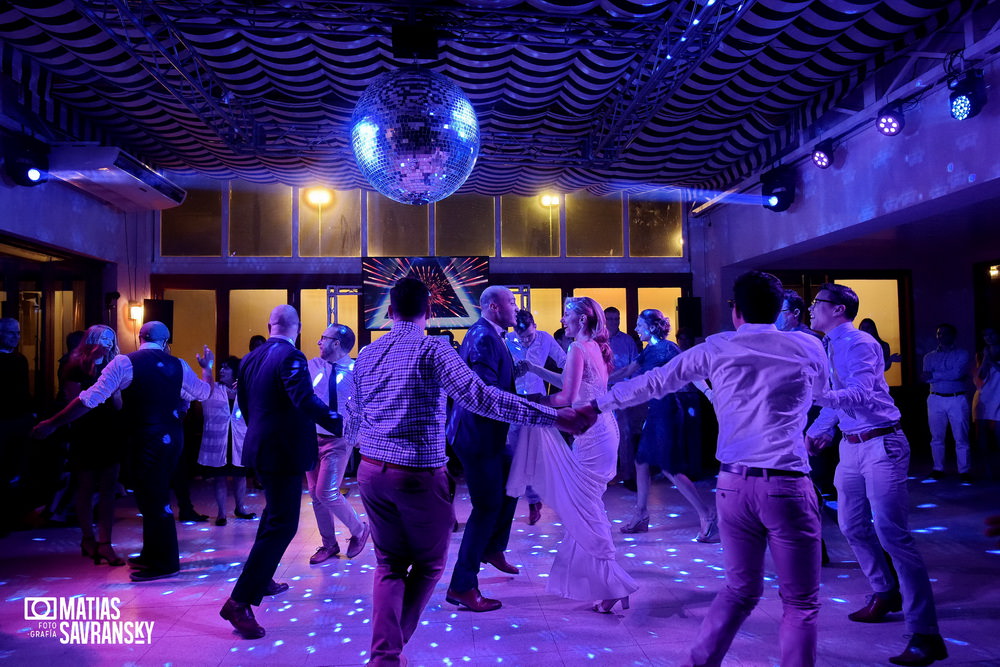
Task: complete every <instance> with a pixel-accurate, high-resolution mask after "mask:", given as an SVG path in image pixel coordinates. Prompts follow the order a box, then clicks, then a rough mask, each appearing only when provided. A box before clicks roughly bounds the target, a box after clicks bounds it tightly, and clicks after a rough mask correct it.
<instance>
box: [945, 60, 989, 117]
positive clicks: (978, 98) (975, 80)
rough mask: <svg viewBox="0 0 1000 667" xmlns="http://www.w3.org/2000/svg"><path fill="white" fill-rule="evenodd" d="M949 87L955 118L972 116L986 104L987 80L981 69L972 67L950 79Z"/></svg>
mask: <svg viewBox="0 0 1000 667" xmlns="http://www.w3.org/2000/svg"><path fill="white" fill-rule="evenodd" d="M948 88H950V89H951V95H950V96H949V106H950V109H951V117H952V118H954V119H955V120H967V119H969V118H972V117H973V116H975V115H976V114H978V113H979V112H980V111H982V110H983V107H984V106H986V82H985V81H983V70H981V69H970V70H967V71H965V72H963V73H962V74H959V75H958V76H954V77H952V78H950V79H948Z"/></svg>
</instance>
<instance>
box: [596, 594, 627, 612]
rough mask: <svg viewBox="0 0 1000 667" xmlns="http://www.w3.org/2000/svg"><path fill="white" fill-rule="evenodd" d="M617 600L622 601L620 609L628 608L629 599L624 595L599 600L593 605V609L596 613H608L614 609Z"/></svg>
mask: <svg viewBox="0 0 1000 667" xmlns="http://www.w3.org/2000/svg"><path fill="white" fill-rule="evenodd" d="M619 602H621V603H622V611H625V610H626V609H628V605H629V601H628V596H627V595H626V596H625V597H623V598H609V599H607V600H601V601H600V602H598V603H597V604H595V605H594V611H596V612H597V613H598V614H610V613H611V612H612V611H614V608H615V605H616V604H618V603H619Z"/></svg>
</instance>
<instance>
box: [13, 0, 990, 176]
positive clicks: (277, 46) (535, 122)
mask: <svg viewBox="0 0 1000 667" xmlns="http://www.w3.org/2000/svg"><path fill="white" fill-rule="evenodd" d="M976 4H977V3H975V2H974V1H973V0H957V1H954V2H951V3H948V4H946V5H945V4H944V3H942V2H936V1H933V0H891V1H889V2H875V1H868V2H860V1H859V2H850V3H847V2H843V1H838V0H809V1H805V0H803V1H801V2H792V1H789V0H757V1H756V2H755V1H753V0H746V1H741V0H716V1H715V2H709V1H708V0H667V1H655V0H647V1H636V2H627V1H625V0H592V1H582V0H526V1H522V0H456V1H453V2H420V1H415V2H408V3H407V2H388V1H386V2H370V3H361V2H319V0H287V1H286V2H282V3H281V4H280V5H278V4H277V3H255V4H250V3H246V2H243V1H241V0H156V1H155V2H154V1H153V0H130V1H128V2H126V0H30V1H22V2H17V1H5V2H0V47H2V50H3V53H8V54H9V53H16V54H17V56H18V57H19V58H28V59H31V60H32V61H34V63H36V65H37V67H38V68H40V70H41V71H44V72H45V73H46V74H47V76H46V77H44V78H42V77H40V78H39V81H42V80H44V89H38V90H35V91H33V92H34V94H35V96H36V97H37V98H38V99H41V100H46V101H49V102H51V103H53V104H58V105H64V106H65V108H66V109H69V110H71V111H72V112H73V118H74V125H73V126H74V128H76V130H77V131H79V127H80V124H79V122H77V120H76V119H78V118H83V119H86V120H87V121H88V122H89V123H91V124H92V125H93V129H92V131H90V132H89V133H88V134H89V135H90V136H107V137H110V138H111V140H113V141H115V142H116V143H118V144H119V145H121V146H122V147H123V148H126V149H127V150H129V151H130V152H133V153H136V154H138V155H139V156H140V157H142V158H143V159H145V160H146V161H148V162H150V163H151V164H153V165H154V166H157V167H162V168H168V169H173V170H181V171H195V172H200V173H203V174H206V175H210V176H212V177H215V178H242V179H246V180H250V181H258V182H267V181H281V182H284V183H289V184H299V185H302V184H308V183H315V182H326V183H328V184H330V185H332V186H335V187H338V188H357V187H362V186H363V185H364V183H363V181H362V180H361V178H360V176H359V174H358V170H357V169H356V167H355V165H354V163H353V159H352V157H351V155H350V153H349V152H348V148H347V147H348V141H347V136H348V123H349V119H350V115H351V111H352V109H353V106H354V104H355V102H356V101H357V99H358V97H359V96H360V94H361V92H362V91H363V90H364V89H365V87H366V86H367V85H368V83H369V82H370V81H371V79H372V78H373V77H375V76H376V75H378V74H379V73H381V72H383V71H386V70H388V69H393V68H398V67H401V66H408V65H410V64H412V61H411V60H407V59H402V60H400V59H395V58H393V56H392V39H391V35H390V29H391V24H392V23H393V22H396V21H399V22H405V21H406V20H407V17H408V16H409V15H410V12H411V11H412V16H414V17H416V18H418V19H421V20H426V21H430V22H432V23H433V24H434V25H436V26H438V30H440V31H441V33H443V34H442V37H441V40H440V47H441V48H440V54H439V58H438V59H437V60H433V61H421V64H422V66H425V67H430V68H432V69H435V70H437V71H440V72H442V73H444V74H445V75H446V76H449V77H451V78H452V79H453V80H455V81H456V82H457V83H458V84H459V85H460V86H462V88H463V89H464V90H465V91H466V92H467V94H468V95H469V97H470V99H471V100H472V102H473V105H474V106H475V108H476V111H477V113H478V115H479V119H480V122H481V124H482V129H483V134H484V148H483V152H482V154H481V157H480V160H479V163H478V164H477V166H476V168H475V170H474V171H473V174H472V176H471V177H470V178H469V181H468V183H467V185H466V186H465V188H464V190H465V191H474V192H479V193H483V194H503V193H508V192H512V193H518V194H532V193H535V192H538V191H539V190H542V189H547V188H555V189H560V190H576V189H581V188H586V189H587V190H589V191H590V192H592V193H594V194H606V193H608V192H611V191H614V190H618V189H626V190H631V191H642V190H646V189H650V188H657V187H681V188H687V187H692V188H721V187H727V186H729V185H731V184H733V183H734V182H737V181H739V180H741V179H743V178H745V177H747V176H748V175H749V174H751V173H752V172H753V170H754V169H756V168H758V167H759V166H761V165H765V164H767V163H768V161H770V160H772V159H773V158H774V157H775V155H777V154H779V153H780V152H781V151H782V149H783V148H785V147H787V146H788V144H789V142H790V141H792V138H793V136H794V135H795V133H796V132H797V131H798V130H800V129H802V125H803V124H805V123H808V122H811V120H813V119H815V118H817V117H818V116H819V115H820V114H822V113H823V112H824V111H825V110H827V109H829V108H831V107H832V106H834V105H836V103H837V102H838V101H839V100H840V99H841V98H842V97H843V96H844V95H847V94H848V93H849V92H850V91H851V90H852V89H853V88H855V87H856V86H857V85H858V84H859V83H860V82H862V81H863V80H864V78H866V77H869V76H871V75H872V73H874V72H875V71H877V69H878V68H879V67H880V66H882V65H883V64H884V62H885V61H886V60H888V59H889V57H890V56H891V55H892V54H895V53H897V52H898V51H899V50H900V49H901V48H903V47H904V46H905V45H907V44H912V43H916V41H917V40H918V39H920V38H922V37H924V36H925V35H926V34H927V33H928V32H930V31H933V30H938V29H941V27H942V26H944V27H945V28H947V26H948V25H949V24H951V23H953V22H954V21H955V20H957V19H958V18H959V17H960V16H962V15H963V14H964V13H966V12H968V11H971V9H972V8H974V6H975V5H976ZM696 17H700V18H698V20H697V21H696V20H695V19H696ZM696 23H697V25H696ZM248 127H251V128H253V132H252V133H250V135H248V134H247V133H246V132H244V131H246V129H247V128H248ZM58 129H59V130H61V131H62V133H61V134H60V136H61V137H63V138H65V136H66V134H67V133H70V130H69V128H58ZM241 132H243V134H241ZM248 136H252V139H248V138H247V137H248ZM81 138H83V137H81ZM592 145H593V146H596V145H602V146H605V147H606V148H605V149H604V150H605V154H603V155H596V154H590V153H588V151H589V150H590V149H589V148H588V146H592Z"/></svg>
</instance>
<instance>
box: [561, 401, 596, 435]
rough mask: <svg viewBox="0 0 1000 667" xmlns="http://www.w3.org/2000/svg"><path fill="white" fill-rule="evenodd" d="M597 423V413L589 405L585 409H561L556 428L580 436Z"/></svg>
mask: <svg viewBox="0 0 1000 667" xmlns="http://www.w3.org/2000/svg"><path fill="white" fill-rule="evenodd" d="M595 421H597V412H596V411H595V410H594V409H593V408H592V407H590V406H589V405H588V406H586V407H585V408H559V410H558V411H557V412H556V428H558V429H559V430H560V431H565V432H566V433H570V434H572V435H580V434H581V433H583V432H584V431H586V430H587V429H588V428H590V427H591V426H593V425H594V422H595Z"/></svg>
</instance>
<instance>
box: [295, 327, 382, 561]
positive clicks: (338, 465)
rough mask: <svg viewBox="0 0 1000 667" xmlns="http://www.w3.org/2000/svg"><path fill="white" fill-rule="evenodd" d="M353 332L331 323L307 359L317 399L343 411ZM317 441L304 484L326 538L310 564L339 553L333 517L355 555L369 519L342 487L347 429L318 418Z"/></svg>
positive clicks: (350, 389) (349, 388) (349, 387)
mask: <svg viewBox="0 0 1000 667" xmlns="http://www.w3.org/2000/svg"><path fill="white" fill-rule="evenodd" d="M354 340H355V338H354V332H353V331H351V328H350V327H349V326H346V325H344V324H331V325H330V326H329V327H327V328H326V331H324V332H323V335H322V336H320V337H319V341H317V345H319V356H318V357H316V358H314V359H310V360H309V375H310V376H311V377H312V385H313V390H314V391H315V392H316V395H317V396H318V397H319V400H321V401H323V403H324V404H326V405H327V406H329V407H330V409H332V410H333V411H334V412H337V413H339V414H343V411H342V409H341V406H346V405H347V401H348V399H349V398H350V397H351V396H352V395H353V393H354V361H353V360H352V359H351V357H350V354H351V350H352V349H354ZM316 439H317V442H318V445H319V463H318V464H317V465H316V467H315V468H313V469H312V470H307V471H306V484H307V486H308V487H309V495H310V496H311V497H312V501H313V513H314V514H315V515H316V526H317V527H318V528H319V534H320V537H321V538H322V539H323V544H321V545H320V547H319V548H318V549H316V553H314V554H313V555H312V556H311V557H310V558H309V564H310V565H317V564H319V563H322V562H324V561H326V560H328V559H330V558H332V557H334V556H336V555H338V554H339V553H340V545H339V544H337V535H336V530H335V528H334V523H333V520H334V518H337V519H339V520H340V522H341V523H342V524H344V527H345V528H347V530H348V531H350V533H351V539H350V540H349V541H348V543H347V557H348V558H354V557H355V556H357V555H358V554H360V553H361V552H362V551H364V548H365V544H367V542H368V523H367V522H364V521H362V520H361V519H359V518H358V513H357V512H355V511H354V508H353V507H351V503H350V501H348V500H347V498H345V497H344V495H343V494H342V493H341V492H340V484H341V482H343V481H344V470H345V468H346V466H347V459H349V458H350V456H351V451H352V447H351V443H350V442H349V441H348V440H347V438H345V437H343V432H339V433H332V432H330V431H328V430H327V429H325V428H323V427H322V426H321V425H319V424H316Z"/></svg>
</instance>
